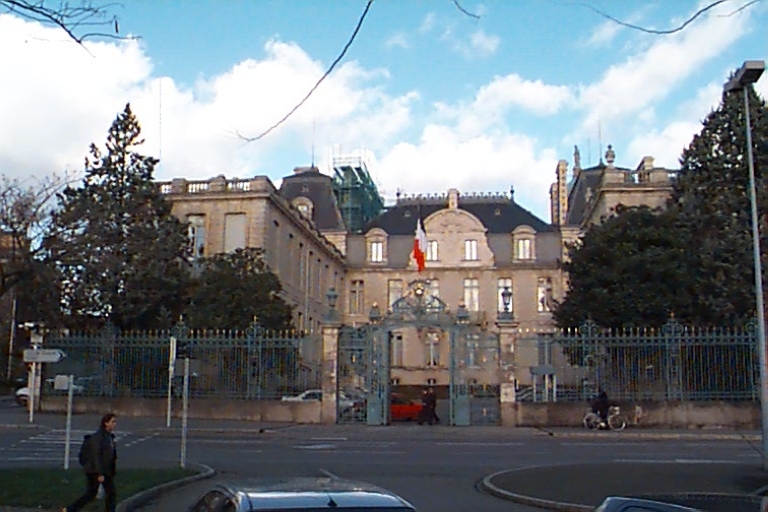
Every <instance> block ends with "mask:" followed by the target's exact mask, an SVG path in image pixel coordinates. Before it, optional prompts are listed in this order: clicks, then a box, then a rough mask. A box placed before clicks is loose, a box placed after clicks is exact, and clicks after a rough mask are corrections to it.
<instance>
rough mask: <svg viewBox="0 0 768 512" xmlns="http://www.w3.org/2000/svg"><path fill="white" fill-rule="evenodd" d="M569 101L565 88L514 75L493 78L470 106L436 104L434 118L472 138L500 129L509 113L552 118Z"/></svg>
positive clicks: (571, 97)
mask: <svg viewBox="0 0 768 512" xmlns="http://www.w3.org/2000/svg"><path fill="white" fill-rule="evenodd" d="M571 101H573V96H572V94H571V92H570V90H569V88H568V87H566V86H559V85H549V84H545V83H544V82H542V81H541V80H535V81H531V80H525V79H523V78H522V77H520V76H519V75H517V74H514V73H513V74H510V75H506V76H501V77H495V78H494V79H493V81H492V82H490V83H489V84H487V85H484V86H482V87H481V88H480V90H479V91H478V92H477V95H476V96H475V99H474V101H473V102H471V103H469V104H460V105H457V106H451V105H445V104H437V105H436V106H435V112H436V117H438V118H439V119H442V120H450V121H452V122H455V123H456V124H457V127H458V130H459V132H460V133H462V134H467V135H471V136H475V135H477V134H479V133H481V132H483V131H484V130H486V129H488V128H490V127H500V126H501V127H503V126H504V125H505V124H506V116H507V114H508V113H509V112H510V111H512V110H513V109H516V108H517V109H520V110H524V111H528V112H532V113H534V114H537V115H541V116H545V115H552V114H555V113H557V112H558V111H560V110H561V109H562V108H563V107H564V106H565V105H567V104H568V103H569V102H571Z"/></svg>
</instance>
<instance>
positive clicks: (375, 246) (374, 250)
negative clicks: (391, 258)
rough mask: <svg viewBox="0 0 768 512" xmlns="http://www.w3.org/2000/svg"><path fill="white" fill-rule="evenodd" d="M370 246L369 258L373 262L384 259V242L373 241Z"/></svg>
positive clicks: (379, 261)
mask: <svg viewBox="0 0 768 512" xmlns="http://www.w3.org/2000/svg"><path fill="white" fill-rule="evenodd" d="M368 247H369V250H368V258H369V260H370V262H371V263H381V262H382V261H384V242H371V243H370V244H369V245H368Z"/></svg>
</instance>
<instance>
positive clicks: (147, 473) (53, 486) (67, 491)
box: [0, 468, 196, 511]
mask: <svg viewBox="0 0 768 512" xmlns="http://www.w3.org/2000/svg"><path fill="white" fill-rule="evenodd" d="M194 474H196V472H195V471H192V470H189V469H181V468H168V469H123V470H118V473H117V477H115V485H116V486H117V501H118V503H119V502H120V501H121V500H124V499H125V498H128V497H129V496H132V495H134V494H136V493H138V492H140V491H143V490H146V489H149V488H151V487H154V486H156V485H159V484H162V483H165V482H170V481H171V480H177V479H179V478H184V477H185V476H190V475H194ZM0 482H2V485H0V506H15V507H25V508H42V509H56V510H58V509H59V508H60V507H63V506H65V505H68V504H69V503H71V502H73V501H75V500H76V499H77V497H78V496H80V495H81V494H82V493H83V492H85V487H86V479H85V475H84V474H83V471H82V470H81V469H79V468H78V469H67V470H65V469H53V468H24V469H0ZM103 508H104V504H103V502H102V501H99V500H95V501H94V502H92V503H90V504H89V505H88V506H87V507H86V508H85V509H83V510H86V511H97V510H103Z"/></svg>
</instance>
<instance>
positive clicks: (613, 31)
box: [584, 21, 621, 46]
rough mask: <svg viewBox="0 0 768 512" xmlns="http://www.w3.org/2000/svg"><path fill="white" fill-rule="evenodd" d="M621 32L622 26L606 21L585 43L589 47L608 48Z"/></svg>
mask: <svg viewBox="0 0 768 512" xmlns="http://www.w3.org/2000/svg"><path fill="white" fill-rule="evenodd" d="M620 31H621V25H619V24H618V23H616V22H614V21H604V22H603V23H601V24H600V25H599V26H598V27H597V29H595V31H594V32H592V35H591V36H590V37H589V39H587V41H586V42H585V43H584V44H585V45H587V46H606V45H607V44H608V43H610V42H611V41H613V39H614V38H615V37H616V35H617V34H618V33H619V32H620Z"/></svg>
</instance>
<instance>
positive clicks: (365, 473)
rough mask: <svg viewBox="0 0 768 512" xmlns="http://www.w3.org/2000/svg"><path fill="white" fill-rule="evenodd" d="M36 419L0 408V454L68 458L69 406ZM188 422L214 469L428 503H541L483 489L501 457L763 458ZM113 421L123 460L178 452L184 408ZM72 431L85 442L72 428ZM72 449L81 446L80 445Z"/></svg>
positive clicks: (602, 437) (748, 452)
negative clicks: (369, 488) (177, 413)
mask: <svg viewBox="0 0 768 512" xmlns="http://www.w3.org/2000/svg"><path fill="white" fill-rule="evenodd" d="M14 422H15V423H14ZM37 423H38V424H39V425H40V426H37V427H35V426H33V427H29V426H23V425H25V423H24V418H23V415H20V414H19V413H18V412H13V411H11V412H8V413H7V414H4V412H3V411H0V465H2V466H5V467H22V466H27V465H31V464H41V465H58V464H61V461H62V460H63V459H62V458H63V450H64V444H63V439H64V431H63V426H64V423H65V422H64V418H63V417H61V416H51V415H40V416H38V419H37ZM97 423H98V418H96V417H95V416H77V417H75V418H74V421H73V425H74V428H75V429H76V430H77V431H78V432H77V434H78V437H79V434H80V433H81V432H84V431H87V430H90V429H93V428H94V426H95V425H96V424H97ZM190 429H191V430H190V437H189V443H188V453H187V456H188V460H189V461H195V462H201V463H204V464H207V465H210V466H212V467H214V468H216V469H217V470H219V472H220V475H219V476H218V477H217V478H223V479H237V478H243V477H248V476H261V475H272V476H274V475H285V476H297V475H304V476H318V475H322V474H333V475H337V476H340V477H348V478H357V479H361V480H365V481H369V482H372V483H375V484H378V485H381V486H383V487H385V488H387V489H390V490H392V491H394V492H396V493H398V494H401V495H402V496H403V497H405V498H406V499H408V500H410V501H412V502H413V503H414V504H416V505H417V507H418V508H419V510H422V511H426V512H430V511H444V510H458V511H461V510H467V511H473V510H483V511H489V512H495V511H499V512H500V511H513V512H515V511H516V512H527V511H531V510H535V509H530V508H526V507H524V506H521V505H517V504H512V503H510V502H507V501H504V500H501V499H499V498H496V497H493V496H490V495H488V494H485V493H484V492H483V491H482V490H479V489H478V486H477V484H478V482H479V481H480V480H481V479H482V478H483V477H485V476H487V475H489V474H491V473H494V472H496V471H500V470H503V469H510V468H522V467H529V466H539V465H551V464H559V463H573V464H576V463H588V462H594V461H624V462H629V463H631V462H633V461H635V462H640V461H644V462H653V461H678V462H681V463H685V462H686V461H697V462H701V461H709V462H723V463H728V462H730V463H734V462H738V463H746V464H758V463H759V461H760V455H759V445H758V444H757V443H756V442H755V441H754V436H752V435H750V436H745V437H741V436H739V435H729V436H727V438H726V436H723V435H721V434H714V435H706V434H704V435H702V434H697V435H691V436H682V437H681V436H680V435H679V432H655V433H647V432H641V431H631V430H627V431H625V432H620V433H614V432H604V433H602V432H601V433H590V432H586V431H576V430H554V431H552V434H553V435H549V434H548V433H547V432H546V431H540V430H535V429H502V428H498V427H477V428H451V427H444V426H435V427H427V426H423V427H419V426H418V425H398V426H392V427H364V426H362V427H358V426H348V425H338V426H336V425H333V426H321V425H306V426H301V425H254V424H251V423H245V422H215V421H209V422H204V421H196V420H190ZM260 429H261V430H260ZM118 431H119V433H120V436H121V438H120V440H119V443H120V455H121V459H120V462H121V465H123V466H124V467H129V466H131V467H149V466H158V465H174V464H177V463H178V460H179V454H180V444H181V443H180V437H179V422H178V420H174V424H173V426H172V428H171V429H165V428H164V421H163V420H162V419H158V418H149V419H139V418H136V419H134V418H121V419H119V420H118ZM75 439H76V441H75ZM73 442H76V443H77V444H79V439H78V438H76V437H75V436H74V435H73ZM72 451H73V453H72V457H73V458H74V457H75V455H76V447H75V446H73V447H72ZM209 483H210V481H207V482H200V483H197V484H192V485H191V486H190V487H187V488H184V489H181V490H178V491H176V492H175V493H172V494H170V495H167V496H164V497H163V498H161V499H160V500H158V501H156V502H154V503H151V504H150V505H148V506H147V507H145V508H144V509H143V510H144V511H145V512H152V511H160V510H170V509H171V508H176V507H178V506H180V505H181V506H183V505H188V504H190V503H191V502H192V501H193V500H194V498H195V497H196V496H197V495H198V494H199V493H200V492H201V490H202V489H203V488H205V487H206V486H207V485H208V484H209Z"/></svg>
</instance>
